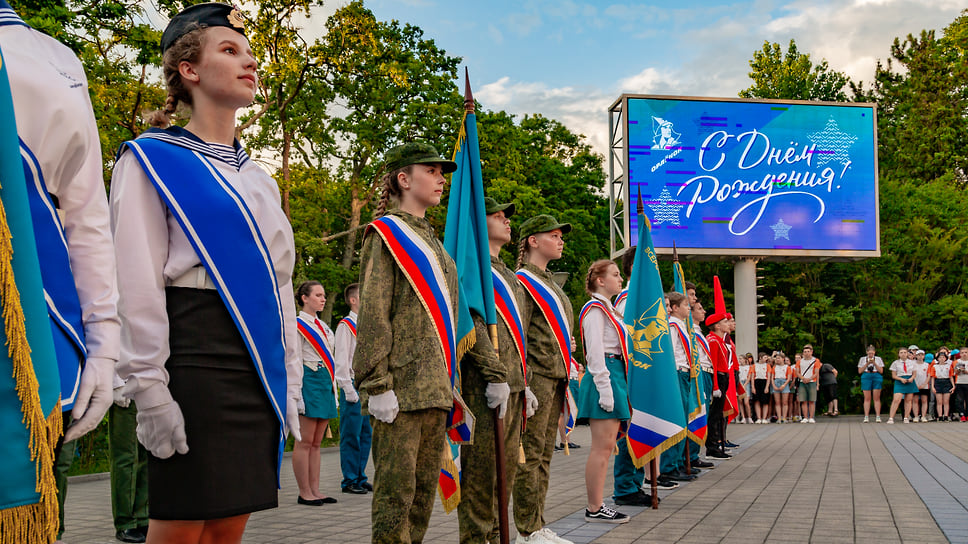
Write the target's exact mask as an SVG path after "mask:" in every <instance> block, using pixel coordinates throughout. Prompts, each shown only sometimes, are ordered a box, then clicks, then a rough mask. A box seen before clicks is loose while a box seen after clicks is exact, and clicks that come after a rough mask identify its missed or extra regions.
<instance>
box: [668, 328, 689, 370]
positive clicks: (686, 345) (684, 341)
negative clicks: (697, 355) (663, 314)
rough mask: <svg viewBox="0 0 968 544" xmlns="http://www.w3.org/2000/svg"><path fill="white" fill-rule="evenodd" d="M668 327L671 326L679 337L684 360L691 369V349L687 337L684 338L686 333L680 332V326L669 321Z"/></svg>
mask: <svg viewBox="0 0 968 544" xmlns="http://www.w3.org/2000/svg"><path fill="white" fill-rule="evenodd" d="M669 325H672V327H673V328H675V329H676V333H678V335H679V341H680V342H682V349H683V350H684V351H685V352H686V360H687V361H689V366H690V367H692V349H691V345H690V343H689V337H688V336H686V332H685V331H683V330H682V326H680V325H679V324H678V323H676V322H675V321H673V320H671V319H670V320H669Z"/></svg>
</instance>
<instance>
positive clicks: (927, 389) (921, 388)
mask: <svg viewBox="0 0 968 544" xmlns="http://www.w3.org/2000/svg"><path fill="white" fill-rule="evenodd" d="M933 358H934V356H932V359H933ZM915 361H916V362H915V363H914V383H915V384H916V385H917V386H918V393H917V394H916V395H915V396H914V405H913V406H912V409H913V411H914V421H920V422H921V423H927V422H928V417H927V416H928V401H929V400H931V378H930V377H929V376H928V367H929V366H930V365H929V364H928V362H926V361H925V353H924V350H923V349H919V350H918V353H917V356H916V357H915ZM919 416H920V418H919Z"/></svg>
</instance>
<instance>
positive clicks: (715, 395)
mask: <svg viewBox="0 0 968 544" xmlns="http://www.w3.org/2000/svg"><path fill="white" fill-rule="evenodd" d="M722 396H723V392H722V391H720V390H719V389H715V390H713V398H714V399H718V398H720V397H722Z"/></svg>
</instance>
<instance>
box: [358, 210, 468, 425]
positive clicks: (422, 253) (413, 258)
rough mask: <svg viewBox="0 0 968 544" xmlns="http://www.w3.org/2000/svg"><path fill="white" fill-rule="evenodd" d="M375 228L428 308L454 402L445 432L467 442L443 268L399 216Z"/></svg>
mask: <svg viewBox="0 0 968 544" xmlns="http://www.w3.org/2000/svg"><path fill="white" fill-rule="evenodd" d="M369 229H373V230H375V231H376V232H377V233H378V234H379V235H380V237H381V238H382V239H383V242H384V243H385V244H386V246H387V249H388V250H389V251H390V255H392V256H393V260H394V261H396V263H397V266H399V267H400V270H401V271H403V275H404V276H406V277H407V280H408V281H409V282H410V286H411V287H412V288H413V290H414V292H415V293H416V294H417V298H419V299H420V303H421V304H422V305H423V307H424V309H425V310H427V315H428V316H429V317H430V322H431V323H432V324H433V327H434V332H435V333H436V335H437V339H438V340H439V341H440V348H441V351H442V353H443V356H444V364H445V365H446V366H447V375H448V376H449V377H450V386H451V390H452V391H453V394H454V405H453V407H452V408H451V411H450V414H448V416H447V434H448V436H450V437H451V440H452V441H454V442H455V443H463V442H469V441H470V440H471V437H472V435H473V415H472V414H470V411H469V410H467V409H466V407H465V406H464V403H463V400H461V398H460V394H459V393H458V392H457V389H456V388H455V384H454V378H455V375H456V372H455V370H456V368H457V335H456V331H455V326H456V322H455V321H456V319H455V316H454V314H455V312H456V310H457V308H456V305H455V304H454V302H455V301H454V299H453V297H452V296H451V293H450V289H449V288H448V287H447V281H446V280H445V279H444V271H443V269H442V268H441V266H440V263H439V262H438V261H437V256H436V255H435V254H434V252H433V250H432V249H431V248H430V246H429V245H427V242H425V241H423V239H421V238H420V236H419V235H418V234H417V233H416V232H414V230H413V229H412V228H410V226H409V225H407V224H406V223H405V222H404V221H403V220H402V219H400V218H399V217H396V216H393V215H385V216H383V217H380V218H379V219H376V220H374V221H373V222H372V223H370V226H369V227H367V230H369Z"/></svg>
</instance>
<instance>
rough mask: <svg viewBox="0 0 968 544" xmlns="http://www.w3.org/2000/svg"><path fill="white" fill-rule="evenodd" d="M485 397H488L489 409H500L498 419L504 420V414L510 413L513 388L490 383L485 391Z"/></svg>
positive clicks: (503, 384)
mask: <svg viewBox="0 0 968 544" xmlns="http://www.w3.org/2000/svg"><path fill="white" fill-rule="evenodd" d="M484 396H485V397H487V407H488V408H491V409H493V408H497V407H500V409H499V410H498V417H499V418H501V419H504V414H506V413H507V411H508V397H510V396H511V386H509V385H508V384H506V383H489V384H487V388H486V389H485V390H484Z"/></svg>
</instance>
